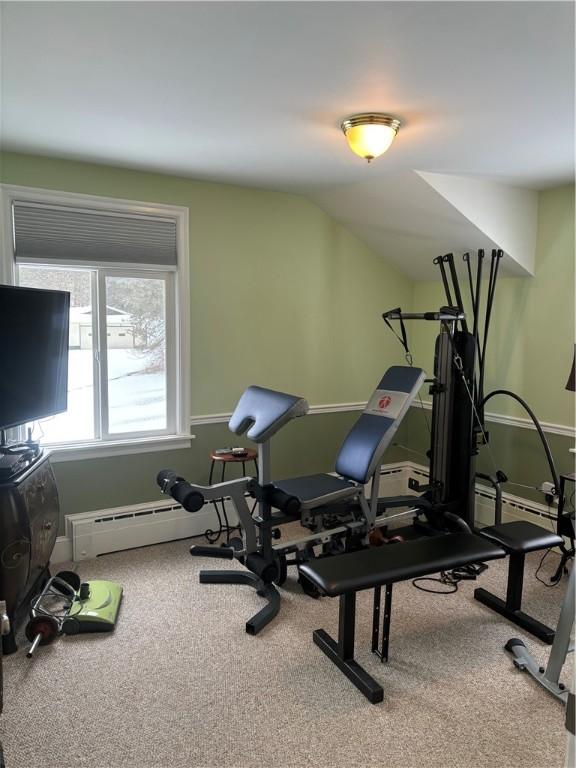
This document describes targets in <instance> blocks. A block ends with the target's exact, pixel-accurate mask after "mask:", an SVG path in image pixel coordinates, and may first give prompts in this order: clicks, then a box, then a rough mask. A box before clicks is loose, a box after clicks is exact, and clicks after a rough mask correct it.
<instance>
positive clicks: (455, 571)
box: [412, 563, 488, 595]
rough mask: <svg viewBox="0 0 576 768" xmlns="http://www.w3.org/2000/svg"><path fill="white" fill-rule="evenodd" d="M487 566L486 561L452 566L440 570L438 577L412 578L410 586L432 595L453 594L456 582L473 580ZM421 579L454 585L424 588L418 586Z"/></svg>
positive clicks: (456, 587)
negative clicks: (444, 587)
mask: <svg viewBox="0 0 576 768" xmlns="http://www.w3.org/2000/svg"><path fill="white" fill-rule="evenodd" d="M487 568H488V566H487V565H486V563H477V564H474V565H462V566H460V567H459V568H452V570H451V571H440V578H436V577H434V576H423V577H420V578H418V579H412V586H414V587H416V589H419V590H420V591H421V592H429V593H430V594H432V595H453V594H454V592H458V584H459V583H460V582H461V581H475V580H476V578H477V577H478V576H480V574H481V573H483V572H484V571H485V570H486V569H487ZM421 581H433V582H435V583H436V584H446V585H448V586H450V587H454V589H450V590H439V589H426V587H421V586H419V582H421Z"/></svg>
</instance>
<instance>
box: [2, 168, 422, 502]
mask: <svg viewBox="0 0 576 768" xmlns="http://www.w3.org/2000/svg"><path fill="white" fill-rule="evenodd" d="M0 179H1V180H2V181H3V182H4V183H7V184H16V185H22V186H30V187H41V188H47V189H53V190H60V191H66V192H79V193H84V194H92V195H102V196H107V197H118V198H125V199H130V200H140V201H149V202H156V203H166V204H172V205H178V206H186V207H187V208H188V209H189V226H190V266H191V281H190V304H191V315H192V317H191V366H192V371H191V374H192V392H191V407H192V414H193V415H204V414H212V413H226V412H230V411H231V410H232V409H233V407H234V405H235V403H236V401H237V399H238V397H239V395H240V394H241V393H242V391H243V390H244V389H245V388H246V387H247V386H248V385H250V384H253V383H258V384H261V385H262V386H268V387H272V388H277V389H283V390H285V391H288V392H290V391H292V392H295V393H297V394H301V395H303V396H305V397H306V398H307V399H308V401H309V402H310V403H311V404H330V403H342V402H358V401H362V400H366V399H367V397H368V396H369V394H370V393H371V392H372V389H373V388H374V386H375V384H376V383H377V381H378V380H379V378H380V376H381V375H382V372H383V370H384V369H385V368H386V367H388V365H390V364H392V363H396V362H400V361H401V360H402V355H401V350H400V349H399V347H398V346H397V344H396V342H395V341H394V339H393V338H391V337H390V336H389V334H387V333H386V330H385V328H384V326H383V323H382V321H381V319H380V314H381V312H382V311H383V309H384V308H386V307H389V306H396V305H399V304H400V305H402V306H410V304H411V302H412V283H411V281H409V280H408V279H407V278H406V277H404V276H402V275H401V274H399V273H397V272H396V271H395V270H394V269H393V268H391V267H390V265H389V264H387V263H386V262H385V261H384V260H383V259H381V258H380V257H377V256H376V255H375V254H373V253H372V252H371V251H370V250H369V249H368V248H367V247H366V246H365V245H364V244H363V243H362V242H361V241H360V240H358V239H357V238H356V237H354V236H353V235H352V234H351V233H350V232H348V231H347V230H346V229H345V228H343V227H342V226H340V225H338V224H337V223H336V222H334V221H333V220H332V219H330V217H329V216H327V215H326V214H325V213H324V212H323V211H321V210H320V209H319V208H318V207H317V206H315V205H314V204H313V203H311V202H310V201H309V200H307V199H305V198H304V197H300V196H297V195H290V194H284V193H278V192H270V191H263V190H258V189H248V188H242V187H236V186H232V185H222V184H212V183H207V182H199V181H193V180H191V179H186V178H177V177H173V176H165V175H161V174H155V173H143V172H138V171H131V170H125V169H120V168H111V167H107V166H101V165H93V164H88V163H79V162H72V161H67V160H66V161H65V160H58V159H54V158H46V157H34V156H28V155H21V154H13V153H6V154H4V155H2V157H1V165H0ZM351 418H352V416H351V415H350V414H344V415H338V414H335V415H333V416H332V415H323V416H314V417H310V419H308V420H300V422H299V423H298V429H297V428H296V426H294V427H292V426H291V427H289V428H288V429H287V430H286V435H284V434H283V435H281V436H279V437H278V438H277V439H276V440H275V445H274V451H275V453H276V458H275V470H276V471H277V472H278V474H281V475H289V474H291V473H292V472H300V473H302V472H308V471H320V470H328V469H332V467H333V461H334V455H335V452H336V450H337V448H338V446H339V442H340V441H341V439H342V437H343V435H344V433H345V431H346V430H345V429H344V430H343V428H342V424H344V423H346V424H349V423H350V420H351ZM301 423H306V426H305V427H301V426H300V424H301ZM298 430H302V431H298ZM194 432H195V434H196V435H197V439H196V440H195V441H194V443H193V447H192V449H191V450H190V451H171V452H161V453H158V454H139V455H133V456H124V457H119V458H114V459H101V460H86V461H74V462H66V463H63V462H61V463H57V464H55V472H56V475H57V480H58V484H59V488H60V495H61V504H62V513H63V514H71V513H74V512H82V511H87V510H93V509H100V508H107V507H112V506H117V505H123V504H130V503H137V502H143V501H147V500H152V499H155V498H157V496H158V494H157V490H156V488H155V486H154V482H153V480H154V477H155V475H156V472H157V471H158V469H160V468H162V467H166V466H173V467H174V468H175V469H177V470H179V471H181V472H182V473H183V474H186V475H187V476H189V477H190V478H195V479H197V480H206V479H207V467H208V450H209V449H210V448H212V447H216V446H217V445H219V444H222V443H224V444H230V442H231V440H230V435H229V434H228V432H227V430H226V427H225V425H215V426H203V427H197V428H195V429H194Z"/></svg>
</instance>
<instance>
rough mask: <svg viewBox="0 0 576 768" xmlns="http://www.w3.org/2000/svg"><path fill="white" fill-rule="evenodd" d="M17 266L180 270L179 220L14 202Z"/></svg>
mask: <svg viewBox="0 0 576 768" xmlns="http://www.w3.org/2000/svg"><path fill="white" fill-rule="evenodd" d="M12 213H13V224H14V229H13V233H14V255H15V258H16V261H21V260H25V259H42V260H44V261H51V260H55V261H56V260H57V261H62V260H64V261H66V260H70V261H75V262H87V263H88V262H89V263H92V264H94V263H102V262H106V263H112V262H114V263H123V264H126V265H130V264H138V265H143V264H150V265H156V266H163V267H172V266H176V263H177V257H176V221H175V220H174V219H168V218H163V217H161V216H154V215H137V214H125V213H121V212H116V211H106V210H98V209H92V208H71V207H67V206H62V205H52V204H44V203H33V202H24V201H17V200H15V201H14V202H13V204H12Z"/></svg>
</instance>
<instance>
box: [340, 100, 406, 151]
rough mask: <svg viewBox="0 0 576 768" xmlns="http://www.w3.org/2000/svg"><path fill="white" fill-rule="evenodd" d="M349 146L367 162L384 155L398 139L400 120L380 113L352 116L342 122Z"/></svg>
mask: <svg viewBox="0 0 576 768" xmlns="http://www.w3.org/2000/svg"><path fill="white" fill-rule="evenodd" d="M341 128H342V130H343V131H344V135H345V136H346V140H347V141H348V146H349V147H350V149H351V150H352V152H355V153H356V154H357V155H359V156H360V157H363V158H364V159H365V160H368V162H370V160H374V158H375V157H379V156H380V155H382V154H384V152H386V150H387V149H388V147H389V146H390V144H392V142H393V141H394V139H395V138H396V134H397V133H398V129H399V128H400V120H397V119H396V118H395V117H391V116H390V115H383V114H382V113H380V112H368V113H365V114H361V115H351V116H350V117H347V118H346V120H343V121H342V126H341Z"/></svg>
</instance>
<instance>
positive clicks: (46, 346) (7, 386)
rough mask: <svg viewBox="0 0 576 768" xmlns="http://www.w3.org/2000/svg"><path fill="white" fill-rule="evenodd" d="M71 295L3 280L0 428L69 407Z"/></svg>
mask: <svg viewBox="0 0 576 768" xmlns="http://www.w3.org/2000/svg"><path fill="white" fill-rule="evenodd" d="M69 315H70V294H69V293H66V292H64V291H45V290H42V289H39V288H20V287H16V286H12V285H0V429H8V428H10V427H17V426H19V425H20V424H25V423H26V422H28V421H36V419H42V418H44V417H45V416H53V415H54V414H56V413H61V412H62V411H65V410H66V408H67V407H68V333H69Z"/></svg>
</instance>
